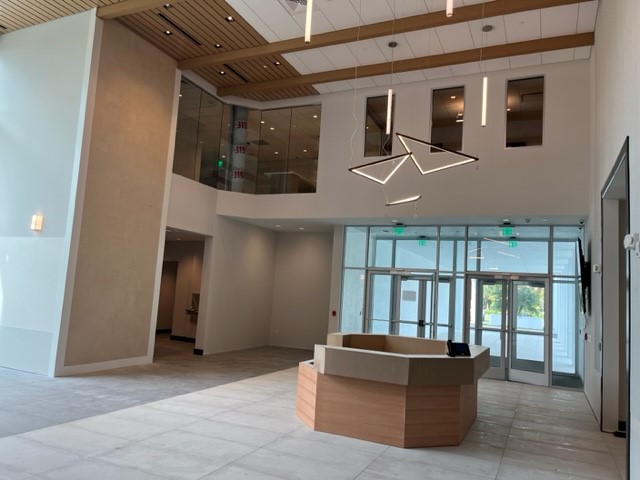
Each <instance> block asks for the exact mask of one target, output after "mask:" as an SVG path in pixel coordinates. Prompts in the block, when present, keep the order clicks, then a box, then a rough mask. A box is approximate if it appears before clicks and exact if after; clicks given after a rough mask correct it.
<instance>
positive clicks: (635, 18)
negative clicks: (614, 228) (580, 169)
mask: <svg viewBox="0 0 640 480" xmlns="http://www.w3.org/2000/svg"><path fill="white" fill-rule="evenodd" d="M639 21H640V3H639V2H637V1H635V0H617V1H603V2H600V5H599V9H598V20H597V24H596V47H595V56H594V58H593V61H594V70H595V87H594V91H595V106H594V117H595V126H594V129H595V135H594V138H595V149H594V162H593V172H594V181H595V184H594V188H593V191H592V198H591V220H590V222H592V228H591V231H592V238H591V242H592V243H593V245H594V247H595V248H593V249H592V254H593V261H594V262H596V263H600V261H601V259H600V253H599V248H600V247H599V239H600V211H599V204H600V189H601V188H602V186H603V184H604V181H605V180H606V178H607V175H608V174H609V172H610V170H611V168H612V166H613V164H614V162H615V160H616V158H617V156H618V153H619V151H620V148H621V147H622V144H623V141H624V139H625V137H626V136H627V135H628V136H629V137H630V145H629V149H630V154H629V161H630V165H629V168H630V182H629V183H630V186H631V188H630V198H629V205H630V216H631V223H630V230H631V231H632V232H638V231H640V188H639V186H640V142H639V141H638V138H639V137H638V127H637V126H638V123H640V101H639V97H638V95H637V89H638V85H640V70H639V65H640V52H639V51H638V49H637V48H636V45H637V42H638V23H639ZM603 268H604V265H603ZM594 286H595V288H596V289H598V288H599V287H598V284H597V283H596V284H595V285H594ZM597 296H598V298H599V295H597ZM594 299H595V296H594ZM639 309H640V259H639V258H638V257H636V256H634V255H632V256H631V332H632V336H631V346H630V350H631V384H630V390H631V405H630V406H631V417H630V419H629V430H630V442H631V456H630V463H631V472H630V476H629V478H638V477H640V381H639V380H638V372H640V354H639V353H638V352H640V333H639V332H640V315H638V311H639ZM598 313H599V312H597V311H596V312H594V314H595V315H596V316H595V318H593V319H592V322H591V324H590V326H589V328H590V329H595V328H597V325H598V324H599V323H600V322H601V317H598ZM586 374H587V375H591V376H592V378H594V377H595V378H598V372H596V371H594V370H592V371H590V372H586Z"/></svg>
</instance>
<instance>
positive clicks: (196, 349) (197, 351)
mask: <svg viewBox="0 0 640 480" xmlns="http://www.w3.org/2000/svg"><path fill="white" fill-rule="evenodd" d="M193 354H194V355H199V356H202V355H204V350H202V349H201V348H194V349H193Z"/></svg>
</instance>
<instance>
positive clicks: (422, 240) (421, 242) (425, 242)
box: [418, 238, 427, 247]
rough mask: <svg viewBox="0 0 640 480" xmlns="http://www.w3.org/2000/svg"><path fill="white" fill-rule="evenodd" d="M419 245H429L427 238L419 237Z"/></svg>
mask: <svg viewBox="0 0 640 480" xmlns="http://www.w3.org/2000/svg"><path fill="white" fill-rule="evenodd" d="M418 245H419V246H420V247H426V246H427V239H426V238H419V239H418Z"/></svg>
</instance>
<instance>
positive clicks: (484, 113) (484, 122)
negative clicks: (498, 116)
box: [481, 76, 489, 127]
mask: <svg viewBox="0 0 640 480" xmlns="http://www.w3.org/2000/svg"><path fill="white" fill-rule="evenodd" d="M488 82H489V80H488V79H487V77H486V76H485V77H482V122H481V124H482V126H483V127H486V126H487V83H488Z"/></svg>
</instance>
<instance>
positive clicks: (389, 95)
mask: <svg viewBox="0 0 640 480" xmlns="http://www.w3.org/2000/svg"><path fill="white" fill-rule="evenodd" d="M392 109H393V89H391V88H390V89H389V91H388V92H387V130H386V134H387V135H391V110H392Z"/></svg>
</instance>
